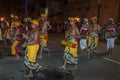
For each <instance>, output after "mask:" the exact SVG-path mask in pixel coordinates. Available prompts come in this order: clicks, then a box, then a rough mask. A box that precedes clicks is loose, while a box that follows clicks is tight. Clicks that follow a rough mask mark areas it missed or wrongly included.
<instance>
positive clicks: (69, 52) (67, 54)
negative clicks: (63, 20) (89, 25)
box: [61, 18, 80, 69]
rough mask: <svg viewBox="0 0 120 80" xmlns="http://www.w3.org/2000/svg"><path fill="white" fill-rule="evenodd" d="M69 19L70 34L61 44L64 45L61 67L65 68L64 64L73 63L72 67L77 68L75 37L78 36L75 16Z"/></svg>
mask: <svg viewBox="0 0 120 80" xmlns="http://www.w3.org/2000/svg"><path fill="white" fill-rule="evenodd" d="M68 20H69V21H70V25H71V28H70V36H69V37H67V38H66V40H63V41H62V45H65V46H66V47H65V50H64V57H63V60H64V62H63V65H62V67H61V68H63V69H66V65H67V63H68V64H73V65H75V66H74V69H77V64H78V55H77V49H78V43H77V41H76V38H78V37H80V34H79V30H78V28H77V26H76V19H75V18H69V19H68Z"/></svg>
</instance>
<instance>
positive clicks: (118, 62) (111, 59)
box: [103, 58, 120, 64]
mask: <svg viewBox="0 0 120 80" xmlns="http://www.w3.org/2000/svg"><path fill="white" fill-rule="evenodd" d="M103 59H105V60H107V61H111V62H113V63H116V64H120V62H118V61H115V60H112V59H109V58H103Z"/></svg>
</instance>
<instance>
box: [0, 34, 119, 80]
mask: <svg viewBox="0 0 120 80" xmlns="http://www.w3.org/2000/svg"><path fill="white" fill-rule="evenodd" d="M49 39H50V40H49V43H48V46H49V48H50V50H51V57H48V56H47V54H46V53H45V54H44V55H43V58H42V59H40V58H39V57H38V62H39V63H40V64H41V65H42V66H43V68H45V67H48V66H53V67H57V68H59V67H60V66H61V65H62V63H63V60H62V58H63V54H64V53H63V50H64V48H63V47H62V46H61V45H60V41H61V40H62V39H64V36H63V35H61V34H50V37H49ZM4 47H5V45H2V46H1V45H0V52H1V51H2V53H3V52H4V50H5V51H9V50H7V49H8V48H7V49H6V48H4ZM119 49H120V45H115V49H114V50H113V54H112V55H108V54H107V53H106V44H105V43H103V42H100V43H99V47H98V50H97V52H98V53H97V56H96V57H91V58H90V59H87V56H86V54H83V53H80V52H79V53H78V54H79V64H78V69H77V70H73V68H72V66H71V65H68V70H72V75H73V76H74V80H120V51H119ZM23 61H24V57H21V58H20V60H19V61H16V60H15V57H14V56H0V80H29V78H24V77H23V75H24V71H25V70H26V67H25V66H24V64H23Z"/></svg>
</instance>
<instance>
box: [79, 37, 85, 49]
mask: <svg viewBox="0 0 120 80" xmlns="http://www.w3.org/2000/svg"><path fill="white" fill-rule="evenodd" d="M80 48H81V50H83V49H86V48H87V39H81V40H80Z"/></svg>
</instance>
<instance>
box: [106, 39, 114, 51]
mask: <svg viewBox="0 0 120 80" xmlns="http://www.w3.org/2000/svg"><path fill="white" fill-rule="evenodd" d="M114 43H115V38H107V50H108V49H112V48H114Z"/></svg>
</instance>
